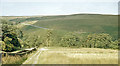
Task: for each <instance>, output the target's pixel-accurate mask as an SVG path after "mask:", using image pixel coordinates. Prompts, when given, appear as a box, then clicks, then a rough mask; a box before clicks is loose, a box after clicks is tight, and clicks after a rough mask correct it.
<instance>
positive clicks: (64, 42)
mask: <svg viewBox="0 0 120 66" xmlns="http://www.w3.org/2000/svg"><path fill="white" fill-rule="evenodd" d="M79 42H80V39H79V38H78V37H77V36H76V35H75V34H73V33H68V34H66V35H64V36H63V37H62V38H61V42H60V45H61V46H63V47H78V46H79Z"/></svg>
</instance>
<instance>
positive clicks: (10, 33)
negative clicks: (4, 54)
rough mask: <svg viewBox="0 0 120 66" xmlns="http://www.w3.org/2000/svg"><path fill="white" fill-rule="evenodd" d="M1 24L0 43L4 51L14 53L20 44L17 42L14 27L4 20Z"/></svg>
mask: <svg viewBox="0 0 120 66" xmlns="http://www.w3.org/2000/svg"><path fill="white" fill-rule="evenodd" d="M1 22H2V41H3V42H4V43H5V48H4V49H2V50H4V51H15V50H17V49H20V48H21V45H20V42H19V41H18V37H17V34H16V33H17V32H16V26H15V25H14V24H12V23H10V22H8V21H6V20H1Z"/></svg>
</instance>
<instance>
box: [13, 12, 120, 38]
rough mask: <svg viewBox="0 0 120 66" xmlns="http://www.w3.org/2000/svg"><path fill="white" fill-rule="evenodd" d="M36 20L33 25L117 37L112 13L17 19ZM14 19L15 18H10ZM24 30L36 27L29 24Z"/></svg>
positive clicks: (116, 24)
mask: <svg viewBox="0 0 120 66" xmlns="http://www.w3.org/2000/svg"><path fill="white" fill-rule="evenodd" d="M34 20H38V22H36V23H35V24H34V25H36V26H40V27H45V28H50V29H54V30H59V31H60V30H61V31H69V32H78V33H79V32H87V33H102V32H104V33H108V34H111V35H112V36H113V37H116V38H117V33H118V16H115V15H114V16H113V15H95V14H94V15H92V14H91V15H90V14H76V15H66V16H44V17H31V18H27V19H26V18H22V19H20V20H18V19H17V21H20V22H21V21H34ZM12 21H16V19H14V20H12ZM23 29H24V30H25V31H26V30H28V29H30V31H31V30H32V29H36V28H33V27H30V26H27V27H24V28H23Z"/></svg>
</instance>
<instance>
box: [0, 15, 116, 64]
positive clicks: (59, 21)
mask: <svg viewBox="0 0 120 66" xmlns="http://www.w3.org/2000/svg"><path fill="white" fill-rule="evenodd" d="M116 17H117V16H112V15H92V14H91V15H87V14H81V15H80V14H78V15H69V16H67V15H66V16H43V17H28V18H15V19H9V21H6V20H2V41H0V42H1V43H2V50H3V51H6V52H12V51H15V50H19V49H24V48H31V47H40V46H43V47H53V46H55V47H64V48H65V47H67V48H70V49H74V48H78V49H80V50H81V48H87V49H88V48H92V49H94V48H102V49H104V50H107V49H118V38H117V36H118V35H117V32H118V30H117V29H118V23H117V18H116ZM27 22H31V24H28V25H25V24H27ZM32 22H34V23H32ZM20 25H22V27H18V26H20ZM35 26H37V27H35ZM39 27H41V28H39ZM42 28H48V29H42ZM64 48H63V49H64ZM57 49H58V48H57ZM57 49H54V50H57ZM60 50H61V49H60ZM89 50H90V49H89ZM64 51H66V52H65V53H62V54H59V53H53V54H54V55H53V54H51V53H49V51H48V54H49V55H45V54H46V53H45V52H43V54H42V55H41V57H42V58H44V57H46V58H49V59H50V60H52V59H54V58H53V57H55V56H56V58H58V57H60V58H65V59H66V61H62V59H60V58H58V59H59V60H58V62H62V63H72V62H71V61H72V60H73V63H79V62H77V61H81V63H86V62H85V60H88V58H91V60H88V61H89V63H93V62H95V61H94V60H95V59H96V58H97V60H96V63H104V62H108V63H112V62H113V63H116V62H117V61H116V60H117V59H116V58H114V57H116V55H114V54H110V53H111V52H109V53H108V54H105V55H104V54H102V56H101V57H100V58H101V59H98V56H99V55H97V56H95V58H93V57H92V55H90V56H89V57H83V56H79V57H80V58H82V60H81V59H78V58H70V57H68V55H69V52H70V51H68V53H67V49H66V50H64ZM64 51H62V52H64ZM93 51H94V50H93ZM84 52H85V51H84ZM71 53H72V52H70V54H71ZM73 53H74V52H73ZM80 53H83V52H80ZM86 53H87V54H89V53H91V52H89V51H88V50H87V52H86ZM98 53H100V54H101V53H104V52H103V51H102V52H98ZM112 53H114V52H112ZM65 54H66V55H65ZM109 54H110V55H111V57H107V55H109ZM37 55H39V54H37ZM38 57H40V56H38ZM102 57H107V60H105V58H102ZM6 58H7V59H12V58H13V59H16V61H13V60H12V61H13V62H10V63H15V64H17V63H18V62H19V63H20V64H21V63H23V61H25V60H26V56H25V57H24V56H23V57H19V56H15V57H13V56H8V57H3V61H4V63H6V62H7V61H6V60H5V59H6ZM19 58H20V59H19ZM42 58H40V59H42ZM40 59H39V60H40ZM54 60H55V59H54ZM101 60H105V61H101ZM109 60H111V61H109ZM90 61H92V62H90ZM41 62H42V63H45V62H46V63H47V62H48V63H54V61H53V62H49V61H47V60H43V61H41ZM58 62H55V63H58Z"/></svg>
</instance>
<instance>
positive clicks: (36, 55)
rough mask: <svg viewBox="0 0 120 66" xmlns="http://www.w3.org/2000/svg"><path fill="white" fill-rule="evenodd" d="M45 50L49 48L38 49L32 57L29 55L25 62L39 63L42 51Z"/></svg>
mask: <svg viewBox="0 0 120 66" xmlns="http://www.w3.org/2000/svg"><path fill="white" fill-rule="evenodd" d="M45 50H48V49H45V48H40V49H38V51H37V52H36V53H35V54H33V55H32V56H31V57H29V58H28V59H27V60H26V61H25V62H24V63H23V64H37V63H39V62H38V59H39V56H40V55H41V53H42V51H45Z"/></svg>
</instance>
